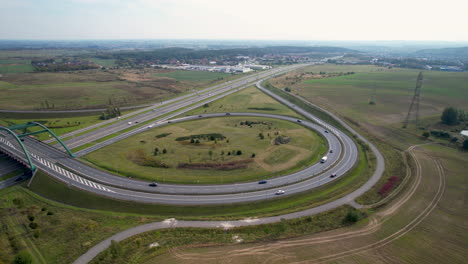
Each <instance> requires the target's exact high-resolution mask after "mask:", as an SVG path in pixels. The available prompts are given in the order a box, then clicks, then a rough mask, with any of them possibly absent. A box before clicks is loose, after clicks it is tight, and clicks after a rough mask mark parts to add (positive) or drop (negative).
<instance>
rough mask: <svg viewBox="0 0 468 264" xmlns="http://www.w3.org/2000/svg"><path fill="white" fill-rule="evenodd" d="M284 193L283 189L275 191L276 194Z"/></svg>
mask: <svg viewBox="0 0 468 264" xmlns="http://www.w3.org/2000/svg"><path fill="white" fill-rule="evenodd" d="M284 193H285V191H284V190H277V191H276V192H275V194H276V195H281V194H284Z"/></svg>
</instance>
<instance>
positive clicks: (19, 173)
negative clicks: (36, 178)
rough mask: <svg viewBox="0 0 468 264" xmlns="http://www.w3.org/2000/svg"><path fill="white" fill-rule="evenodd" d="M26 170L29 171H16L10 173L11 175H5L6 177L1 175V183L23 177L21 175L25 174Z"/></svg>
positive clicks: (24, 169)
mask: <svg viewBox="0 0 468 264" xmlns="http://www.w3.org/2000/svg"><path fill="white" fill-rule="evenodd" d="M26 170H27V169H26V168H23V169H17V170H15V171H12V172H10V173H7V174H4V175H0V181H4V180H8V179H10V178H12V177H15V176H18V175H21V174H23V173H24V172H25V171H26Z"/></svg>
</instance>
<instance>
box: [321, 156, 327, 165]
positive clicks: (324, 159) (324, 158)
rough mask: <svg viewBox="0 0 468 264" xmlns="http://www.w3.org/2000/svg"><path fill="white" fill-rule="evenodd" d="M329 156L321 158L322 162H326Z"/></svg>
mask: <svg viewBox="0 0 468 264" xmlns="http://www.w3.org/2000/svg"><path fill="white" fill-rule="evenodd" d="M327 159H328V158H327V156H324V157H323V158H322V159H321V160H320V163H325V161H327Z"/></svg>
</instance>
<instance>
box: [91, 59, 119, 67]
mask: <svg viewBox="0 0 468 264" xmlns="http://www.w3.org/2000/svg"><path fill="white" fill-rule="evenodd" d="M87 60H90V61H92V62H94V63H96V64H98V65H101V66H103V67H106V68H109V67H114V66H116V64H115V60H113V59H98V58H87Z"/></svg>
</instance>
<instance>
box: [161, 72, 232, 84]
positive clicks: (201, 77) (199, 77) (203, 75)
mask: <svg viewBox="0 0 468 264" xmlns="http://www.w3.org/2000/svg"><path fill="white" fill-rule="evenodd" d="M154 76H155V77H167V78H173V79H176V80H177V81H191V82H212V81H216V80H220V79H224V78H226V77H229V76H231V74H227V73H220V72H205V71H180V70H177V71H173V72H168V73H157V74H155V75H154Z"/></svg>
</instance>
